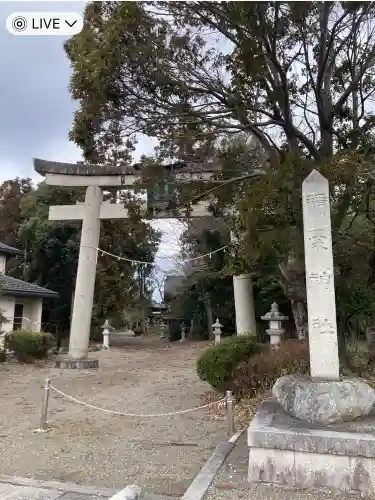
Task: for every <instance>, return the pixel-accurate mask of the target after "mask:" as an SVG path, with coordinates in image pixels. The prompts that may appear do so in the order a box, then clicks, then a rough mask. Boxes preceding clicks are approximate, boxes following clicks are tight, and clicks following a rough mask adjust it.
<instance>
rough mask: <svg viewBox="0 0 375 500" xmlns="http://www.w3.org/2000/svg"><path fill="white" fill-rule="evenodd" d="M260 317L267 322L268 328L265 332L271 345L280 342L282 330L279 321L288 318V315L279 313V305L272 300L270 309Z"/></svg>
mask: <svg viewBox="0 0 375 500" xmlns="http://www.w3.org/2000/svg"><path fill="white" fill-rule="evenodd" d="M261 319H262V320H264V321H268V323H269V328H268V329H267V330H266V332H267V333H268V335H269V336H270V343H271V345H277V344H280V341H281V337H282V336H283V334H284V330H283V329H282V328H281V322H282V321H285V320H287V319H289V318H288V316H283V315H282V314H280V311H279V307H278V305H277V304H276V302H274V303H273V304H272V305H271V311H270V312H268V313H267V314H265V315H264V316H262V317H261Z"/></svg>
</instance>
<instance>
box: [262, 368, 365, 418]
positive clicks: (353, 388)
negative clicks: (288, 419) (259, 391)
mask: <svg viewBox="0 0 375 500" xmlns="http://www.w3.org/2000/svg"><path fill="white" fill-rule="evenodd" d="M272 394H273V395H274V397H275V398H276V399H277V401H278V402H279V403H280V404H281V406H282V407H283V409H284V411H285V412H286V413H288V414H289V415H292V416H293V417H296V418H299V419H300V420H305V421H306V422H310V423H316V424H322V425H327V424H333V423H335V422H349V421H351V420H354V419H356V418H358V417H364V416H366V415H368V414H369V413H370V411H371V410H372V407H373V405H374V404H375V391H374V389H372V388H371V387H370V386H369V385H368V384H366V383H365V382H363V381H362V380H360V379H343V380H338V381H316V380H312V379H310V378H308V377H301V376H296V375H286V376H285V377H281V378H279V379H278V380H277V381H276V383H275V385H274V386H273V388H272Z"/></svg>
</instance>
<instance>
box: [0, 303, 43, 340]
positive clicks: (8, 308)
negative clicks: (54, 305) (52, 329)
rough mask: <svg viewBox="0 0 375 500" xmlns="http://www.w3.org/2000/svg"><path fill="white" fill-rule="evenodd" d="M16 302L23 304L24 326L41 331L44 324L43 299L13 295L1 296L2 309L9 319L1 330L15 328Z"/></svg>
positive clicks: (34, 330)
mask: <svg viewBox="0 0 375 500" xmlns="http://www.w3.org/2000/svg"><path fill="white" fill-rule="evenodd" d="M16 304H23V315H22V317H23V319H22V328H25V329H26V330H32V331H33V332H40V330H41V326H42V310H43V299H42V298H39V297H12V296H8V295H3V296H0V310H1V312H2V314H3V316H5V318H7V319H8V322H7V323H3V325H2V327H1V328H0V330H2V331H4V332H6V333H8V332H11V331H12V330H13V319H14V308H15V305H16Z"/></svg>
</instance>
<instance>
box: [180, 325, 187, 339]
mask: <svg viewBox="0 0 375 500" xmlns="http://www.w3.org/2000/svg"><path fill="white" fill-rule="evenodd" d="M185 340H186V326H185V324H184V323H181V338H180V342H185Z"/></svg>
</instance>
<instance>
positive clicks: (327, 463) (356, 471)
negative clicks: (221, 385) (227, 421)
mask: <svg viewBox="0 0 375 500" xmlns="http://www.w3.org/2000/svg"><path fill="white" fill-rule="evenodd" d="M248 446H249V472H248V480H249V482H258V483H259V482H261V483H271V484H278V485H283V486H287V487H291V488H302V489H314V488H331V489H336V490H341V491H355V492H358V491H359V492H362V493H366V494H370V495H374V494H375V412H371V413H370V415H368V416H367V417H364V418H361V419H359V420H353V421H351V422H344V423H336V424H330V425H324V426H323V425H319V424H308V423H306V422H304V421H301V420H298V419H297V418H294V417H291V416H289V415H288V414H287V413H285V412H284V410H283V409H282V407H281V405H280V404H279V403H278V402H277V401H276V400H272V399H271V400H268V401H264V402H263V403H262V404H261V406H260V408H259V409H258V411H257V413H256V415H255V417H254V419H253V421H252V423H251V425H250V427H249V429H248Z"/></svg>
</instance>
